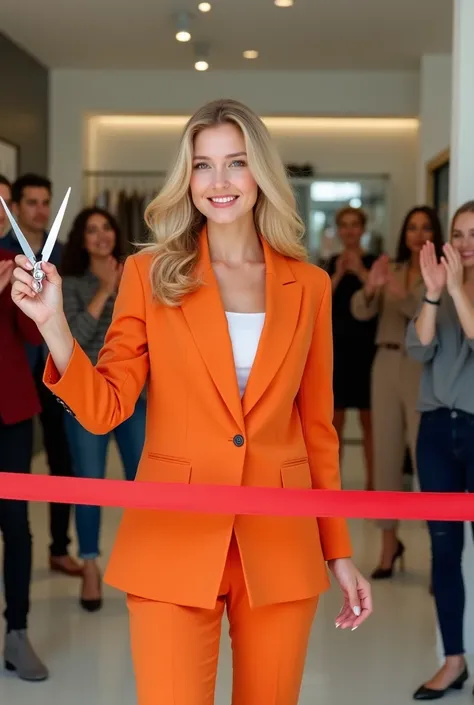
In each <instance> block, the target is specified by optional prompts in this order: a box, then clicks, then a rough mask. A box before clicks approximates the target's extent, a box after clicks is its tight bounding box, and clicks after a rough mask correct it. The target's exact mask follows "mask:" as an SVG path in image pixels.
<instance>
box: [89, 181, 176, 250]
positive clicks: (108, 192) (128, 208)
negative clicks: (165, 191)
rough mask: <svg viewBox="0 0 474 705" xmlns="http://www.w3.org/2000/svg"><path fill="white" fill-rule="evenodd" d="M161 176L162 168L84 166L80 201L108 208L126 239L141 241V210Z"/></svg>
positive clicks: (145, 235) (143, 236)
mask: <svg viewBox="0 0 474 705" xmlns="http://www.w3.org/2000/svg"><path fill="white" fill-rule="evenodd" d="M165 178H166V172H165V171H123V170H86V171H84V172H83V180H84V187H83V189H84V190H83V202H84V205H85V206H94V205H95V206H99V207H101V208H105V210H108V211H110V213H112V215H114V216H115V218H116V219H117V221H118V223H119V226H120V228H121V231H122V233H123V236H124V238H125V240H126V241H127V242H128V243H130V244H131V243H135V242H144V241H146V240H147V239H148V231H147V227H146V225H145V222H144V219H143V214H144V212H145V208H146V206H147V205H148V204H149V203H150V201H152V200H153V198H154V197H155V196H156V195H157V194H158V193H159V191H160V189H161V187H162V185H163V183H164V180H165Z"/></svg>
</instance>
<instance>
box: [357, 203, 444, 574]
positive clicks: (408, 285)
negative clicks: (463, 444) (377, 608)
mask: <svg viewBox="0 0 474 705" xmlns="http://www.w3.org/2000/svg"><path fill="white" fill-rule="evenodd" d="M427 241H429V242H432V244H433V248H434V249H435V251H437V252H441V247H442V232H441V224H440V221H439V219H438V216H437V215H436V212H435V211H434V210H433V209H431V208H428V207H426V206H423V207H416V208H414V209H412V210H411V211H410V212H409V213H408V214H407V216H406V218H405V220H404V222H403V225H402V228H401V233H400V238H399V242H398V248H397V255H396V258H395V262H394V263H393V264H391V263H390V260H389V258H388V256H387V255H382V256H381V257H380V258H379V259H378V260H377V261H376V262H375V263H374V265H373V266H372V268H371V270H370V273H369V275H368V277H367V280H366V283H365V285H364V288H363V289H361V290H360V291H358V292H357V293H356V294H354V296H353V298H352V302H351V310H352V313H353V315H354V316H355V318H357V319H358V320H361V321H367V320H374V319H375V317H376V316H378V326H377V337H376V343H377V354H376V356H375V360H374V365H373V370H372V385H371V386H372V414H373V430H374V461H375V462H374V465H375V487H376V489H377V490H386V491H396V490H401V489H402V482H403V467H404V460H405V452H406V447H407V445H408V447H409V449H410V453H411V458H412V464H413V467H415V454H416V438H417V433H418V422H419V415H418V412H417V410H416V401H417V396H418V387H419V382H420V376H421V366H420V364H419V363H418V362H416V361H415V360H412V359H411V358H409V357H408V356H407V353H406V349H405V334H406V328H407V325H408V323H409V321H410V319H411V318H412V317H413V316H414V315H415V313H416V311H417V308H418V306H419V304H420V301H421V297H422V295H423V281H422V278H421V271H420V252H421V250H422V247H423V245H424V244H425V243H426V242H427ZM377 523H378V526H379V527H380V528H381V529H382V546H381V556H380V561H379V565H378V566H377V568H376V569H375V571H374V572H373V573H372V578H373V579H374V580H381V579H387V578H391V577H392V575H393V570H394V567H395V564H396V562H397V560H399V561H400V562H402V560H403V556H404V551H405V547H404V545H403V544H402V542H401V541H400V540H399V538H398V534H397V526H398V523H397V522H396V521H394V520H381V521H379V522H377Z"/></svg>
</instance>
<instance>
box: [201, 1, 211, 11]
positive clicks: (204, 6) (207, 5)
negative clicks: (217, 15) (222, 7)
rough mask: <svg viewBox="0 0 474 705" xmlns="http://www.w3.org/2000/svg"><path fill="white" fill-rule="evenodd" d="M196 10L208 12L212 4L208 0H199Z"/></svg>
mask: <svg viewBox="0 0 474 705" xmlns="http://www.w3.org/2000/svg"><path fill="white" fill-rule="evenodd" d="M198 10H199V11H200V12H210V11H211V10H212V5H211V3H210V2H200V3H199V5H198Z"/></svg>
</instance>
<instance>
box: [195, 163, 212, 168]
mask: <svg viewBox="0 0 474 705" xmlns="http://www.w3.org/2000/svg"><path fill="white" fill-rule="evenodd" d="M208 166H209V165H208V164H206V163H205V162H198V163H197V164H195V165H194V168H195V169H201V168H204V169H207V168H208Z"/></svg>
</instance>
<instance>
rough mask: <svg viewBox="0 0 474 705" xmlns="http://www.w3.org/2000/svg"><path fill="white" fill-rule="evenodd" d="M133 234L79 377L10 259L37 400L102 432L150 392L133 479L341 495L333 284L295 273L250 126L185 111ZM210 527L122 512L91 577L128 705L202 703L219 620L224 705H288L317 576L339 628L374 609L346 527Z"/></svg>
mask: <svg viewBox="0 0 474 705" xmlns="http://www.w3.org/2000/svg"><path fill="white" fill-rule="evenodd" d="M146 219H147V222H148V224H149V226H150V228H151V230H152V231H153V233H154V235H155V243H154V244H153V245H152V246H150V247H148V248H146V249H145V251H144V252H141V253H140V254H138V255H135V256H132V257H130V258H129V259H128V260H127V262H126V264H125V268H124V272H123V277H122V281H121V284H120V289H119V292H118V295H117V300H116V304H115V311H114V318H113V321H112V324H111V327H110V329H109V332H108V334H107V337H106V340H105V345H104V348H103V350H102V352H101V354H100V356H99V359H98V362H97V365H96V366H95V367H94V366H93V365H92V363H91V362H90V360H89V359H88V358H87V356H86V355H85V353H84V352H83V351H82V349H81V347H80V346H79V345H78V343H77V341H75V340H74V338H73V337H72V335H71V332H70V330H69V328H68V325H67V322H66V320H65V317H64V313H63V310H62V296H61V280H60V278H59V276H58V274H57V272H56V270H55V268H54V267H52V266H48V265H45V272H46V275H47V281H46V285H45V287H44V291H43V293H42V294H41V295H40V296H38V295H36V294H35V293H34V291H33V288H32V278H31V270H30V268H29V266H28V263H27V260H26V259H25V258H24V257H19V258H18V259H17V263H18V267H17V269H16V270H15V275H14V276H15V283H14V294H13V296H14V300H15V301H16V303H17V304H18V305H19V306H20V308H21V309H22V310H23V311H24V312H25V313H26V314H27V315H28V316H30V317H31V318H33V319H34V320H35V321H36V323H37V325H38V327H39V329H40V331H41V333H42V334H43V336H44V338H45V340H46V342H47V344H48V347H49V349H50V351H51V355H50V358H49V360H48V366H47V369H46V373H45V377H44V380H45V383H46V384H47V385H48V387H49V388H50V389H52V390H53V392H54V393H55V394H56V395H57V396H58V397H59V398H60V399H61V400H62V401H63V402H64V403H65V404H67V406H68V407H69V409H70V412H71V413H73V414H74V415H75V416H77V418H78V420H79V422H80V423H81V424H82V425H83V426H85V427H86V428H87V429H88V430H90V431H92V432H93V433H106V432H108V431H110V430H111V429H112V428H113V427H114V426H117V425H118V424H119V423H122V422H123V421H124V420H125V419H126V418H127V417H129V416H130V414H131V413H132V411H133V408H134V406H135V402H136V400H137V398H138V395H139V393H140V391H141V389H142V388H143V385H144V383H145V379H146V377H147V375H149V387H148V408H147V432H146V440H145V448H144V452H143V455H142V458H141V461H140V465H139V468H138V476H137V480H138V481H139V482H143V481H147V482H152V483H156V484H158V485H159V483H163V482H174V483H183V484H188V483H192V484H206V485H213V484H215V485H234V486H239V485H251V486H266V487H275V488H301V489H302V488H307V489H309V488H311V487H314V488H333V489H334V488H338V487H339V486H340V479H339V467H338V443H337V435H336V432H335V430H334V427H333V425H332V416H333V400H332V341H331V283H330V280H329V277H328V276H327V274H326V273H324V272H323V271H322V270H320V269H318V268H316V267H314V266H312V265H310V264H308V263H306V262H305V256H306V253H305V250H304V248H303V246H302V244H301V235H302V230H303V228H302V225H301V221H300V219H299V218H298V216H297V214H296V211H295V202H294V198H293V194H292V192H291V190H290V187H289V184H288V182H287V180H286V176H285V172H284V169H283V166H282V163H281V161H280V159H279V157H278V155H277V153H276V151H275V148H274V146H273V144H272V142H271V139H270V136H269V134H268V132H267V130H266V128H265V126H264V124H263V123H262V122H261V120H260V119H259V118H257V117H256V116H255V115H254V114H253V113H252V112H251V111H250V110H249V109H248V108H246V107H245V106H243V105H241V104H240V103H236V102H234V101H218V102H215V103H211V104H209V105H206V106H204V107H203V108H201V109H200V110H198V112H197V113H196V114H195V115H194V116H193V117H192V118H191V120H190V121H189V122H188V124H187V126H186V128H185V130H184V133H183V135H182V138H181V142H180V146H179V150H178V155H177V158H176V161H175V166H174V168H173V169H172V171H171V173H170V175H169V177H168V180H167V182H166V184H165V186H164V188H163V189H162V191H161V193H160V195H159V196H158V197H157V198H156V199H155V200H154V201H153V202H152V203H151V204H150V206H149V207H148V209H147V212H146ZM78 380H80V382H81V383H80V384H77V381H78ZM157 491H158V492H159V487H157ZM218 511H219V507H218V506H216V514H210V515H197V514H194V513H189V514H182V513H181V514H175V513H169V512H147V511H136V510H126V511H125V513H124V517H123V520H122V524H121V527H120V530H119V534H118V538H117V540H116V543H115V547H114V550H113V554H112V557H111V560H110V563H109V566H108V571H107V575H106V580H107V582H109V583H110V584H111V585H114V586H116V587H118V588H119V589H120V590H122V591H124V592H125V593H127V595H128V607H129V611H130V624H131V641H132V651H133V660H134V667H135V673H136V679H137V689H138V703H139V705H156V703H160V705H172V704H173V705H176V703H179V704H180V705H211V703H212V702H213V699H214V687H215V679H216V668H217V659H218V652H219V638H220V629H221V619H222V615H223V612H224V609H225V608H227V612H228V616H229V619H230V624H231V637H232V646H233V654H234V693H233V701H232V702H233V703H234V705H262V703H265V705H296V703H297V702H298V693H299V690H300V684H301V679H302V674H303V667H304V661H305V654H306V648H307V642H308V637H309V633H310V628H311V624H312V621H313V617H314V613H315V610H316V607H317V603H318V598H319V595H320V594H321V593H322V592H323V591H324V590H326V589H327V588H328V586H329V581H328V575H327V571H326V563H327V564H328V566H329V569H330V570H331V571H332V573H333V574H334V576H335V578H336V581H337V582H338V583H339V586H340V588H341V590H342V594H343V607H342V609H341V612H340V614H339V616H338V617H337V620H336V621H337V625H338V626H339V627H340V628H341V629H354V628H355V627H358V626H359V625H360V624H361V623H362V622H363V621H364V620H365V619H366V618H367V617H368V615H369V614H370V612H371V610H372V603H371V594H370V587H369V585H368V583H367V582H366V580H365V579H364V578H363V577H362V576H361V574H360V573H359V571H358V570H357V569H356V568H355V566H354V564H353V563H352V561H351V559H350V555H351V545H350V540H349V535H348V531H347V527H346V523H345V521H344V520H342V519H332V518H330V519H328V518H326V519H316V518H315V519H312V518H298V517H294V518H289V517H287V518H279V517H273V516H264V517H253V516H237V517H236V516H229V515H223V514H219V513H218ZM269 513H270V514H271V512H269Z"/></svg>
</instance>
